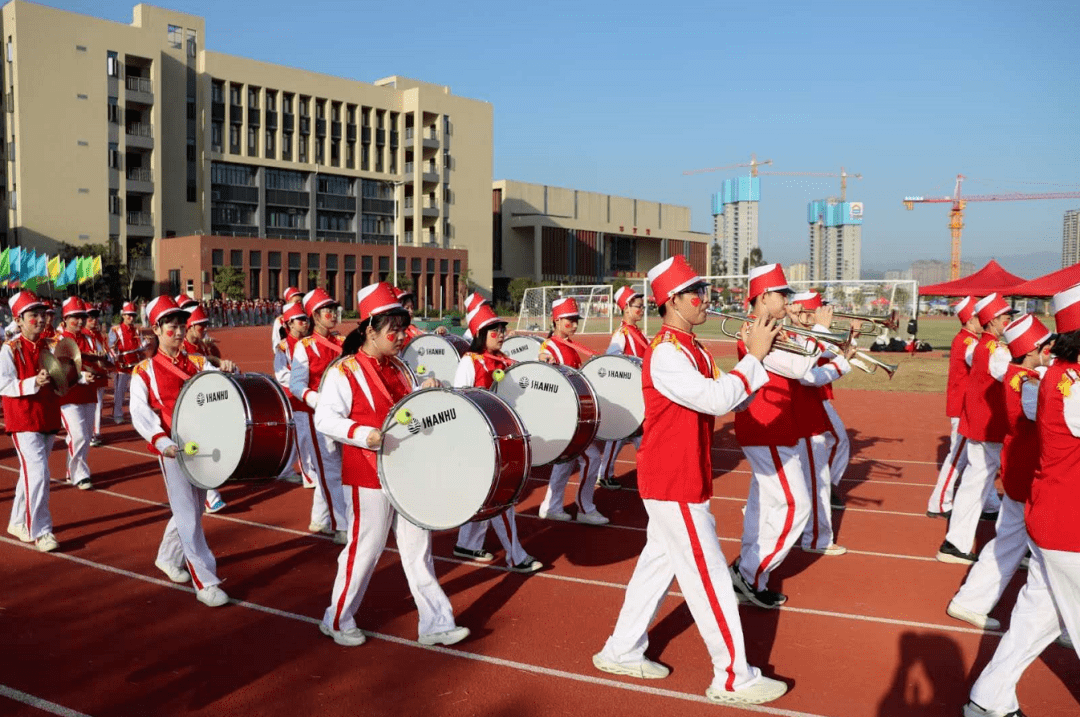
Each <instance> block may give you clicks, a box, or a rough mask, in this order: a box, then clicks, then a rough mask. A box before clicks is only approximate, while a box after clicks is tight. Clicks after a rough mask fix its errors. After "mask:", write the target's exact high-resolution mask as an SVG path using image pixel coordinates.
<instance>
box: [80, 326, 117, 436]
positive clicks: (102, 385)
mask: <svg viewBox="0 0 1080 717" xmlns="http://www.w3.org/2000/svg"><path fill="white" fill-rule="evenodd" d="M83 333H84V334H86V336H87V338H88V339H89V340H90V343H91V344H93V346H94V353H95V354H97V355H98V356H108V353H109V338H108V337H107V336H106V335H105V332H104V331H102V329H101V309H99V308H98V307H96V306H94V305H89V306H87V307H86V326H85V327H83ZM109 370H110V371H111V370H112V369H109ZM91 385H93V387H94V389H95V390H96V391H97V404H96V405H95V406H94V435H93V437H92V438H91V439H90V445H91V446H100V445H101V442H102V438H101V412H102V409H103V408H104V407H105V389H106V388H107V387H108V385H109V376H108V374H105V375H103V376H97V377H95V378H94V380H93V382H92V384H91Z"/></svg>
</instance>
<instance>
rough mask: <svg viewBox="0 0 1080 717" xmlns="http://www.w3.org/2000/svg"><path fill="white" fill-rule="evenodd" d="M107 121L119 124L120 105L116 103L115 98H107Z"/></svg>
mask: <svg viewBox="0 0 1080 717" xmlns="http://www.w3.org/2000/svg"><path fill="white" fill-rule="evenodd" d="M109 121H110V122H112V123H113V124H120V105H119V104H117V98H115V97H110V98H109Z"/></svg>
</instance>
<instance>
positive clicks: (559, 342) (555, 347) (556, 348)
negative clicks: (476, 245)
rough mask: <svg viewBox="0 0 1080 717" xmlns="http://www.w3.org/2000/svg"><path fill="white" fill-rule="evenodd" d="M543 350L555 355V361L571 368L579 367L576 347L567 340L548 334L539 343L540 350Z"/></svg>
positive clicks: (579, 361) (579, 362) (579, 359)
mask: <svg viewBox="0 0 1080 717" xmlns="http://www.w3.org/2000/svg"><path fill="white" fill-rule="evenodd" d="M544 351H547V352H548V353H549V354H551V355H552V356H554V357H555V363H560V364H562V365H563V366H569V367H570V368H573V369H578V370H580V369H581V356H580V355H579V354H578V351H577V348H575V347H574V345H573V344H572V343H571V342H569V341H564V340H563V339H557V338H555V337H554V336H550V337H548V338H547V339H546V340H545V341H544V343H542V344H540V352H541V353H543V352H544Z"/></svg>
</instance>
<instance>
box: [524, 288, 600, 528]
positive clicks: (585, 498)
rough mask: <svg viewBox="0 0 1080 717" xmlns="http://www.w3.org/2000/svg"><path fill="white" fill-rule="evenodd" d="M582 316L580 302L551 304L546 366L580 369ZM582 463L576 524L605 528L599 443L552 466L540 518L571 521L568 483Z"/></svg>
mask: <svg viewBox="0 0 1080 717" xmlns="http://www.w3.org/2000/svg"><path fill="white" fill-rule="evenodd" d="M580 319H581V314H580V313H579V312H578V306H577V302H576V301H574V300H573V299H572V298H566V299H558V300H556V301H555V303H553V304H552V305H551V324H552V331H551V334H550V335H549V336H548V338H547V340H546V341H544V343H543V344H541V345H540V360H541V361H544V362H545V363H551V364H561V365H563V366H569V367H570V368H572V369H575V370H580V369H581V356H580V355H578V349H579V348H580V347H578V346H577V345H576V344H574V342H573V341H571V337H572V336H573V335H574V334H575V333H576V332H577V327H578V321H579V320H580ZM579 463H580V464H581V474H580V475H581V479H580V482H579V483H578V491H577V521H578V522H579V523H585V524H587V525H604V524H605V523H607V522H608V519H607V518H606V517H604V516H603V515H602V514H601V513H600V511H598V510H597V509H596V504H595V503H593V494H594V493H595V492H596V473H594V472H593V468H594V467H596V466H598V465H599V464H600V446H599V445H598V443H597V441H593V442H592V443H590V444H589V447H588V448H586V449H585V452H584V453H583V454H582V455H580V456H578V457H577V458H574V459H572V460H569V461H566V462H565V463H556V464H555V465H553V466H552V467H551V481H550V482H549V483H548V489H547V494H546V495H544V500H543V502H542V503H541V504H540V517H541V518H547V519H548V520H570V514H569V513H567V512H566V511H565V510H564V509H563V499H564V496H565V494H566V484H567V483H568V482H569V481H570V475H571V474H572V473H573V472H574V467H575V466H576V465H578V464H579Z"/></svg>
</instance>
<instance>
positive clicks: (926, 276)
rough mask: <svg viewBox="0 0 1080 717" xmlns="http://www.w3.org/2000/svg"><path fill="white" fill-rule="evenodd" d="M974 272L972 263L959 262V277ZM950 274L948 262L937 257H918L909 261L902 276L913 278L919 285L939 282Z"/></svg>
mask: <svg viewBox="0 0 1080 717" xmlns="http://www.w3.org/2000/svg"><path fill="white" fill-rule="evenodd" d="M974 273H975V265H974V264H972V263H971V262H967V261H962V262H960V278H963V277H965V276H970V275H972V274H974ZM950 275H951V267H950V265H949V262H947V261H939V260H937V259H919V260H917V261H913V262H911V268H910V269H908V270H907V272H906V276H905V277H904V278H905V279H914V280H915V281H917V282H919V286H929V285H930V284H941V283H943V282H946V281H949V279H950Z"/></svg>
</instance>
